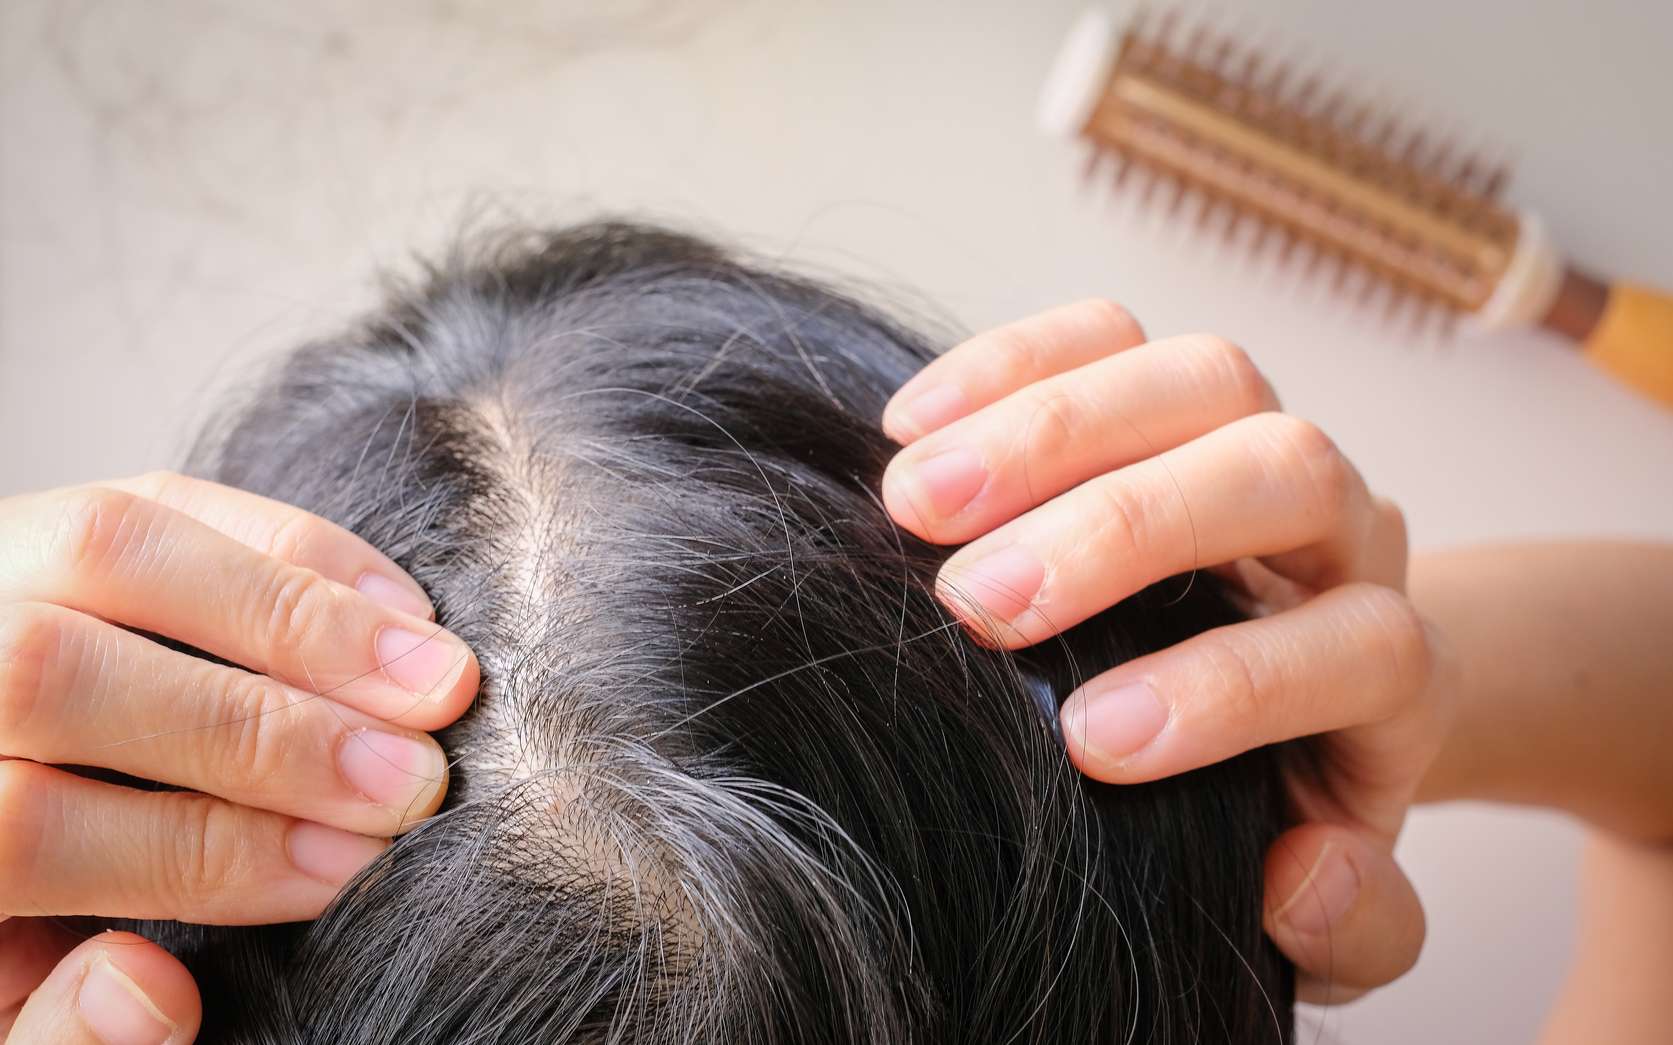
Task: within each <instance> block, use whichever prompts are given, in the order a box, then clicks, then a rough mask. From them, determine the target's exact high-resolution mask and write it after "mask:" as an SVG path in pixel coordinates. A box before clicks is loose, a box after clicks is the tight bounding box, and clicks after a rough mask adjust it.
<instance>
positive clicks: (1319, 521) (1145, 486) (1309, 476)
mask: <svg viewBox="0 0 1673 1045" xmlns="http://www.w3.org/2000/svg"><path fill="white" fill-rule="evenodd" d="M1371 523H1372V508H1371V499H1370V494H1369V492H1368V491H1367V490H1366V488H1365V483H1364V481H1363V480H1362V479H1361V478H1360V476H1359V472H1358V471H1357V470H1355V468H1354V467H1353V465H1352V464H1350V463H1349V462H1348V460H1347V458H1346V457H1344V456H1343V455H1342V453H1341V451H1339V450H1338V449H1337V448H1336V446H1335V444H1334V443H1332V442H1331V441H1330V439H1329V438H1328V437H1327V436H1325V435H1324V434H1323V433H1322V432H1320V431H1319V430H1318V428H1317V427H1315V426H1313V425H1311V424H1309V423H1308V422H1306V421H1302V420H1299V419H1297V418H1294V417H1291V416H1290V415H1288V414H1256V415H1254V416H1253V417H1245V418H1242V419H1241V420H1237V421H1233V422H1232V423H1231V424H1228V425H1225V426H1224V427H1222V428H1218V429H1216V430H1214V431H1212V432H1209V433H1208V434H1207V435H1204V436H1202V437H1201V438H1199V439H1195V440H1192V441H1191V442H1189V443H1186V444H1185V445H1184V446H1181V447H1178V448H1176V449H1173V450H1169V451H1167V452H1166V453H1163V454H1161V455H1160V456H1158V457H1154V458H1151V459H1150V460H1147V461H1143V462H1140V463H1139V464H1136V465H1131V466H1129V467H1127V468H1123V469H1121V470H1119V471H1116V472H1111V473H1109V474H1107V475H1103V476H1100V477H1098V478H1096V479H1093V480H1091V481H1089V482H1085V483H1082V484H1081V485H1079V486H1077V487H1075V488H1074V489H1073V490H1070V491H1069V492H1068V493H1066V494H1063V495H1061V496H1059V497H1056V498H1054V499H1053V500H1051V501H1048V502H1047V503H1045V504H1043V505H1041V506H1040V507H1038V508H1035V509H1033V510H1032V511H1029V512H1027V513H1026V514H1024V515H1023V516H1021V517H1020V518H1018V519H1016V520H1014V521H1013V522H1010V523H1008V524H1006V525H1004V526H1002V527H1000V528H999V529H998V530H995V531H994V532H992V533H990V534H988V535H987V536H986V537H983V538H981V539H980V540H978V541H975V542H974V543H972V544H969V545H966V546H965V547H964V548H961V549H960V550H959V551H958V552H957V553H955V554H954V555H953V557H952V558H950V559H949V560H948V561H947V562H946V563H945V564H944V565H943V566H942V569H941V574H940V586H941V589H942V592H943V595H944V597H946V599H947V601H948V604H949V605H950V606H952V608H953V609H954V610H955V612H958V613H959V614H960V615H961V616H963V617H965V618H966V620H967V622H969V623H970V624H971V625H972V626H973V627H975V628H976V629H977V630H978V631H979V632H986V633H987V635H988V637H990V638H991V639H992V640H993V641H995V642H997V643H999V644H1001V645H1004V646H1007V647H1011V648H1016V647H1020V646H1027V645H1030V644H1032V643H1035V642H1038V641H1040V640H1041V639H1044V638H1047V637H1049V636H1051V635H1054V634H1056V633H1057V632H1059V631H1061V630H1062V629H1064V628H1067V627H1070V626H1072V625H1074V624H1078V623H1080V622H1081V621H1083V620H1085V619H1086V618H1087V617H1090V616H1092V615H1093V614H1094V613H1097V612H1099V611H1100V610H1103V609H1107V608H1108V607H1110V606H1112V605H1114V604H1115V603H1116V602H1119V601H1120V600H1121V599H1124V598H1126V597H1127V596H1128V595H1131V594H1133V593H1134V592H1137V591H1139V590H1140V589H1141V588H1143V587H1145V586H1146V585H1148V584H1152V583H1154V582H1156V581H1159V580H1162V579H1163V578H1166V577H1170V576H1173V575H1174V574H1177V573H1183V572H1185V571H1187V570H1190V569H1193V568H1197V567H1206V566H1211V565H1214V564H1217V563H1224V562H1230V561H1232V560H1234V559H1238V558H1242V557H1244V556H1250V557H1262V556H1272V555H1280V554H1284V553H1292V554H1291V557H1290V561H1289V566H1290V569H1291V571H1292V572H1291V579H1292V580H1296V581H1299V582H1301V583H1304V584H1307V585H1308V586H1310V587H1313V588H1323V587H1329V586H1330V585H1333V584H1337V583H1341V582H1342V581H1344V580H1349V579H1359V577H1360V573H1361V559H1362V553H1363V551H1364V547H1365V535H1366V533H1367V532H1368V531H1369V529H1370V527H1371ZM1302 551H1304V552H1305V554H1304V555H1303V554H1294V553H1298V552H1302Z"/></svg>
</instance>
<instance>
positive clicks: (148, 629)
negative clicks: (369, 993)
mask: <svg viewBox="0 0 1673 1045" xmlns="http://www.w3.org/2000/svg"><path fill="white" fill-rule="evenodd" d="M433 615H434V614H433V610H432V608H431V606H430V602H429V599H428V598H427V597H426V596H425V595H424V593H423V591H422V590H421V589H420V588H419V587H418V585H417V584H416V583H415V582H413V581H412V580H411V578H409V577H407V575H406V574H405V573H404V572H402V571H401V569H400V568H399V567H397V566H396V565H395V564H394V563H393V562H391V561H390V560H389V559H388V558H386V557H385V556H383V555H381V554H380V553H378V552H377V551H376V550H375V549H373V548H372V547H371V546H370V545H368V544H366V543H365V542H364V541H362V540H361V539H360V538H358V537H355V536H354V535H352V534H350V533H349V532H347V531H346V530H344V529H342V528H341V527H338V526H335V525H333V524H331V523H328V522H326V521H325V520H323V519H320V518H317V517H315V516H313V515H310V514H308V513H307V512H304V511H301V510H299V509H296V508H292V507H290V506H287V505H283V504H279V503H277V502H274V501H270V500H268V499H266V498H263V497H258V496H256V495H254V494H249V493H245V492H242V491H239V490H233V489H230V488H227V487H223V486H219V485H216V484H214V483H210V482H206V481H202V480H195V479H189V478H185V477H182V476H178V475H173V474H167V473H156V474H151V475H145V476H141V477H138V478H135V479H128V480H121V481H117V482H110V483H100V484H96V485H91V486H82V487H74V488H67V489H60V490H52V491H48V492H45V493H39V494H28V495H22V496H17V497H11V498H6V499H4V500H0V1031H4V1030H5V1028H6V1027H7V1025H8V1024H10V1025H11V1028H12V1030H14V1031H16V1033H17V1036H18V1037H15V1038H14V1039H13V1040H28V1041H31V1042H36V1041H60V1040H61V1041H76V1042H82V1041H93V1040H103V1041H117V1040H127V1039H126V1038H124V1037H123V1036H122V1034H120V1033H118V1030H119V1027H118V1025H117V1024H114V1023H111V1022H110V1021H112V1020H121V1019H130V1018H131V1019H134V1020H140V1022H141V1023H143V1019H142V1017H145V1016H148V1015H151V1016H154V1015H157V1014H160V1015H162V1016H163V1017H165V1018H166V1020H167V1021H169V1022H171V1023H173V1024H174V1025H175V1027H174V1030H173V1031H172V1032H169V1033H168V1034H153V1035H152V1036H151V1037H150V1038H146V1037H145V1036H144V1035H143V1034H141V1035H140V1036H138V1037H135V1038H134V1039H133V1040H154V1041H163V1040H167V1041H170V1042H179V1041H184V1040H190V1038H191V1036H192V1034H193V1033H195V1028H196V1026H197V1022H198V1019H199V1011H198V998H197V992H196V990H195V987H194V986H193V985H192V983H191V979H190V977H189V976H188V975H187V974H186V972H185V970H184V969H183V968H182V967H180V966H179V964H178V962H176V961H175V960H174V959H173V958H172V957H170V956H169V955H167V954H165V953H164V952H162V951H161V950H160V949H159V948H157V947H156V946H155V945H153V944H150V943H148V942H146V941H144V940H142V939H140V938H139V937H135V936H132V935H131V934H105V935H103V936H100V937H96V938H95V939H93V940H89V941H86V942H85V943H81V944H80V945H79V946H77V944H78V940H77V938H76V937H75V936H74V935H73V934H71V933H69V932H68V931H67V930H66V929H65V928H63V927H62V925H61V924H60V923H59V922H57V921H55V920H54V919H56V918H59V917H64V916H76V915H92V916H101V917H126V918H159V919H178V920H181V921H189V922H199V923H207V924H254V923H267V922H285V921H298V920H305V919H309V918H313V917H315V916H317V915H318V914H319V913H320V912H321V911H322V910H323V909H324V907H325V905H326V904H327V903H328V902H329V901H330V900H331V898H332V897H333V896H335V895H336V893H337V891H338V890H339V889H340V888H341V887H342V886H343V884H344V883H346V882H347V881H348V880H349V879H350V878H351V877H353V875H354V874H355V873H356V872H358V871H359V870H360V869H361V868H362V867H364V866H365V865H366V864H367V863H369V862H370V861H371V860H372V859H373V858H375V857H376V856H377V855H378V854H379V853H380V852H382V851H383V849H384V848H385V846H386V845H387V844H388V843H387V838H388V837H389V836H390V835H393V834H396V833H398V832H399V831H401V830H402V829H404V828H405V827H408V826H410V825H412V824H413V823H414V822H415V821H417V820H418V819H420V818H422V817H424V816H427V815H429V814H430V813H431V812H433V811H434V810H435V809H436V807H437V806H438V805H439V804H440V801H441V797H442V794H443V792H444V791H445V789H446V784H447V765H446V759H445V756H444V755H443V753H442V749H441V747H440V746H439V745H438V744H437V743H436V742H435V740H434V739H432V738H431V737H430V736H429V735H428V734H427V733H426V732H425V731H427V730H434V729H439V728H441V727H442V726H445V725H447V724H448V723H450V722H452V721H453V720H454V719H456V718H458V717H459V715H460V714H462V713H463V712H464V710H465V709H466V708H467V707H468V706H469V704H470V701H471V699H472V697H473V696H474V695H475V693H476V688H477V683H478V668H477V663H476V660H475V658H474V657H473V656H472V654H471V652H470V650H469V649H467V648H466V647H465V645H464V644H463V643H462V642H461V641H459V640H458V639H457V638H455V637H454V636H452V635H451V634H449V633H448V632H446V631H444V630H442V629H441V628H439V627H438V626H437V625H436V624H434V623H433ZM149 635H155V636H160V637H162V638H165V639H170V640H174V641H175V642H178V643H181V644H183V645H186V646H189V647H191V648H193V649H196V650H201V651H203V652H204V653H206V654H209V655H211V656H214V657H217V658H219V659H220V660H222V661H225V662H226V663H227V664H229V665H239V666H241V667H233V666H222V665H221V664H217V663H214V662H211V661H209V660H207V659H204V658H202V657H196V656H192V655H189V654H186V653H180V652H176V651H175V650H173V649H170V648H168V647H167V646H165V645H163V644H162V643H160V642H158V641H154V640H153V639H151V638H149V637H147V636H149ZM68 766H77V767H96V768H99V769H105V770H114V771H116V772H118V773H122V774H126V775H128V776H130V777H134V778H137V779H139V780H143V781H154V782H156V783H159V784H166V785H173V786H174V787H177V788H182V789H185V790H169V791H152V790H140V789H136V788H132V787H125V786H120V785H118V784H114V783H105V782H103V781H101V780H95V779H91V778H89V777H88V776H86V775H82V774H79V773H76V772H71V771H69V770H67V769H65V768H59V767H68ZM112 968H114V969H117V971H118V972H119V973H120V975H119V976H117V977H115V978H113V977H111V976H110V975H108V972H109V970H110V969H112ZM123 981H126V982H125V983H124V982H123ZM113 983H114V984H116V985H117V986H118V987H120V988H121V990H115V989H112V988H111V984H113ZM37 988H39V989H37ZM135 988H137V989H139V990H140V993H141V994H142V995H143V996H145V997H146V998H147V999H148V1000H149V1002H150V1006H149V1010H148V1008H147V1006H146V1005H139V1006H137V1007H136V1006H135V1005H134V1004H133V998H132V997H131V995H132V992H133V989H135ZM124 992H126V993H124ZM77 1013H79V1016H78V1015H77ZM101 1020H103V1021H104V1022H102V1023H101ZM134 1026H135V1028H136V1029H138V1028H139V1026H140V1024H134ZM152 1026H153V1029H155V1028H157V1027H162V1026H164V1025H163V1024H153V1025H152ZM66 1034H67V1035H69V1036H68V1037H65V1036H64V1035H66ZM113 1035H114V1036H113Z"/></svg>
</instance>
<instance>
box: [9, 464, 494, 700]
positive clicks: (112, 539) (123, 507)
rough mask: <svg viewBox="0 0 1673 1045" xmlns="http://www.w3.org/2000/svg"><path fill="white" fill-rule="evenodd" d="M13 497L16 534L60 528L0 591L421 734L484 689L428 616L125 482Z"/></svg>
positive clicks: (18, 564) (471, 663) (26, 552)
mask: <svg viewBox="0 0 1673 1045" xmlns="http://www.w3.org/2000/svg"><path fill="white" fill-rule="evenodd" d="M40 498H42V499H40V500H37V499H36V498H16V499H13V500H11V501H7V502H5V505H4V508H3V509H0V510H3V511H5V512H7V513H21V515H22V521H20V522H19V523H18V524H17V530H18V532H25V533H27V532H29V529H30V528H31V527H32V528H35V529H39V527H40V524H39V522H38V520H39V519H40V518H43V517H44V518H51V519H54V520H56V524H55V525H54V526H52V527H50V528H49V529H48V531H47V532H46V533H44V534H43V537H42V538H41V539H39V540H37V541H34V542H32V543H22V542H20V543H21V547H19V548H18V550H17V553H16V554H14V555H11V556H9V557H8V561H6V562H5V563H3V564H0V598H4V599H6V600H8V601H18V602H23V601H29V602H50V603H56V604H58V605H61V606H66V607H69V608H71V609H77V610H81V611H82V612H84V613H91V614H94V615H96V616H99V617H102V618H105V619H106V620H111V621H115V622H118V623H121V624H124V625H128V626H130V627H135V628H139V629H141V630H144V631H150V632H155V633H157V634H160V635H166V636H168V637H170V638H173V639H177V640H179V641H181V642H184V643H186V644H188V645H191V646H194V647H196V648H198V649H200V650H204V651H205V652H208V653H211V654H213V655H215V656H217V657H220V658H222V659H224V660H228V661H232V662H233V663H236V664H240V665H243V666H245V667H248V668H250V669H251V670H253V671H256V672H259V673H261V674H264V675H271V676H272V677H274V678H276V679H279V680H280V681H282V682H285V683H287V684H288V685H291V686H295V687H297V688H299V689H306V690H307V691H309V692H311V693H319V694H324V695H328V696H330V697H331V698H332V699H333V700H336V701H339V702H341V703H344V704H348V705H350V706H352V707H356V708H359V709H360V710H362V711H365V712H366V713H368V714H371V715H376V716H377V717H379V718H384V719H390V720H399V721H401V722H402V723H403V724H405V725H409V726H412V727H414V728H419V729H436V728H440V727H441V726H444V725H446V724H447V723H449V722H451V721H453V720H454V719H455V718H457V717H458V716H459V715H460V714H461V713H462V712H463V711H464V709H465V707H466V706H467V705H468V703H469V701H470V698H471V696H472V695H473V694H474V693H475V692H476V686H477V678H478V676H477V664H476V659H475V658H474V657H473V656H472V655H471V652H470V650H469V649H467V648H466V647H465V645H464V644H463V643H462V642H460V641H459V640H458V639H457V638H455V637H454V636H453V635H451V634H449V633H448V632H446V631H444V630H442V629H440V628H438V627H437V626H436V625H434V624H432V623H431V622H429V621H425V620H421V619H419V618H417V617H413V616H410V615H408V614H405V613H400V612H398V611H395V610H391V609H388V608H386V607H384V606H380V605H378V604H377V603H375V602H373V601H372V600H370V599H368V598H366V597H364V596H362V595H361V594H359V593H358V592H355V591H354V590H352V589H350V588H348V587H346V586H344V585H341V584H336V583H334V582H332V581H329V580H327V579H325V578H324V577H322V576H320V575H319V574H317V573H315V572H314V571H312V570H308V569H303V568H302V567H299V566H293V565H291V564H289V563H285V562H281V561H279V560H278V559H274V558H272V557H270V556H266V555H263V554H261V553H260V552H257V551H254V550H252V549H251V548H249V547H246V546H245V545H243V544H241V543H239V542H238V541H235V540H233V539H232V538H231V537H228V536H227V535H226V534H223V533H221V532H220V531H219V530H215V529H212V528H211V527H209V526H206V525H204V524H203V523H201V522H198V521H197V520H196V519H193V518H190V517H189V516H186V515H184V514H182V513H180V512H177V511H175V510H173V509H171V508H167V507H165V506H163V505H161V504H158V503H157V502H155V501H150V500H146V499H144V498H142V497H137V496H135V495H133V494H130V493H125V492H123V491H120V490H110V489H100V488H81V489H76V490H71V491H58V492H54V493H50V494H45V495H40Z"/></svg>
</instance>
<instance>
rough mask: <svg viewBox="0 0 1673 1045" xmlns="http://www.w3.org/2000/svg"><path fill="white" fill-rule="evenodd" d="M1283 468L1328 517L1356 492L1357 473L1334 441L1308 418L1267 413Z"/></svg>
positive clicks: (1341, 509) (1345, 507)
mask: <svg viewBox="0 0 1673 1045" xmlns="http://www.w3.org/2000/svg"><path fill="white" fill-rule="evenodd" d="M1263 416H1265V417H1268V418H1270V419H1271V420H1270V421H1269V422H1268V424H1269V426H1270V428H1271V430H1272V433H1273V436H1274V439H1275V442H1276V452H1277V453H1278V454H1279V456H1280V459H1281V461H1282V468H1283V471H1284V472H1285V473H1286V474H1287V475H1289V476H1290V477H1292V479H1294V480H1299V481H1301V482H1303V483H1304V484H1305V486H1306V488H1307V491H1308V492H1309V494H1310V495H1311V498H1312V503H1313V504H1314V506H1315V508H1316V509H1317V510H1318V511H1320V512H1322V513H1324V514H1326V515H1329V516H1337V515H1340V514H1341V513H1343V512H1344V511H1346V509H1347V508H1348V506H1349V504H1350V503H1351V502H1352V501H1353V499H1354V498H1355V496H1356V495H1357V493H1358V491H1359V473H1358V472H1357V471H1356V470H1355V469H1354V466H1353V464H1352V462H1350V461H1349V460H1348V458H1347V456H1346V455H1345V454H1343V453H1342V451H1341V449H1340V448H1339V447H1337V445H1336V441H1335V440H1334V439H1332V438H1330V436H1329V435H1327V434H1325V431H1324V429H1322V428H1320V427H1319V426H1318V425H1316V424H1314V423H1313V422H1311V421H1307V420H1303V419H1302V418H1299V417H1294V416H1292V415H1290V414H1267V415H1263Z"/></svg>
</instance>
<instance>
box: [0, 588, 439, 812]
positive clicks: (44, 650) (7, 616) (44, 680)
mask: <svg viewBox="0 0 1673 1045" xmlns="http://www.w3.org/2000/svg"><path fill="white" fill-rule="evenodd" d="M0 754H5V755H10V756H13V757H17V758H27V759H32V760H33V761H36V762H44V763H50V764H61V765H77V766H99V767H101V768H104V769H114V770H117V771H119V772H123V773H127V774H129V775H130V776H135V777H140V778H142V779H145V780H155V781H158V782H161V783H165V784H174V785H177V786H180V787H189V788H192V789H193V790H196V791H203V792H206V793H209V794H213V795H218V796H220V797H222V798H225V799H227V800H229V801H232V802H236V803H238V804H240V805H249V806H256V807H259V808H263V809H271V810H274V811H276V812H280V813H287V814H289V815H291V816H296V817H301V818H303V819H306V820H317V821H319V822H321V823H325V824H330V825H332V826H334V827H340V828H342V829H344V830H346V831H354V832H356V833H358V834H367V835H372V834H376V835H392V834H396V833H398V832H400V831H401V830H402V829H403V828H405V827H407V826H410V825H411V824H412V823H414V822H416V821H417V820H418V819H420V818H422V817H425V816H428V815H429V814H430V813H431V812H434V810H435V808H436V806H437V805H439V804H440V802H441V796H442V793H443V791H444V790H445V787H446V781H447V760H446V757H445V756H444V755H443V754H442V750H441V747H440V746H439V745H438V744H437V743H436V742H435V740H433V739H432V738H431V737H430V736H429V735H428V734H425V733H422V732H417V731H413V730H405V729H400V728H397V727H394V726H389V725H386V724H384V723H383V722H381V721H380V720H378V719H375V718H373V717H371V716H370V715H366V714H363V713H361V712H357V711H355V710H353V709H352V708H347V707H342V706H340V705H338V704H336V703H334V702H332V701H329V700H324V699H321V698H318V697H315V696H313V695H312V694H309V693H304V692H302V691H300V690H296V689H291V688H289V687H286V686H283V685H281V684H279V683H277V682H274V681H273V680H272V679H270V678H267V677H265V676H261V675H253V674H250V673H248V672H244V671H239V670H237V669H234V668H227V667H222V666H221V665H218V664H214V663H211V662H210V661H207V660H203V659H200V658H197V657H190V656H187V655H185V654H182V653H176V652H175V651H173V650H170V649H166V648H164V647H163V646H160V645H158V644H156V643H154V642H151V641H149V640H148V639H145V638H143V637H141V636H139V635H136V634H134V633H133V632H129V631H125V630H123V629H121V628H118V627H115V626H113V625H110V624H106V623H105V622H103V621H100V620H95V619H94V618H92V617H89V616H86V615H85V614H81V613H76V612H75V611H74V610H67V609H64V608H63V607H61V606H51V605H47V604H45V603H18V604H13V605H10V606H0Z"/></svg>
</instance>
